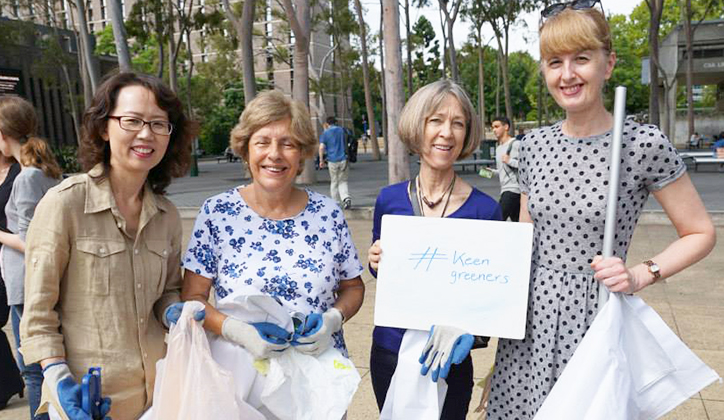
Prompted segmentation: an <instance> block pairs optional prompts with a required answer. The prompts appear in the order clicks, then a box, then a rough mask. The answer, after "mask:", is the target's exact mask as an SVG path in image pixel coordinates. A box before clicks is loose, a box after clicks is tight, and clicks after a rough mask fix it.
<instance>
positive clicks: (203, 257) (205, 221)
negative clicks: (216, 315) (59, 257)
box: [182, 200, 219, 281]
mask: <svg viewBox="0 0 724 420" xmlns="http://www.w3.org/2000/svg"><path fill="white" fill-rule="evenodd" d="M217 231H218V228H217V227H216V226H215V222H214V219H213V216H212V214H211V209H210V205H209V201H208V200H207V201H206V202H205V203H204V205H203V206H201V209H200V210H199V214H198V216H196V221H195V222H194V229H193V231H192V232H191V237H190V238H189V244H188V246H187V247H186V254H185V255H184V258H183V261H182V265H183V267H184V268H185V269H187V270H189V271H192V272H194V273H196V274H198V275H200V276H202V277H206V278H207V279H210V280H212V281H215V280H216V277H217V274H216V273H217V268H218V263H219V256H218V253H217V252H216V249H215V244H216V243H217V242H218V236H217V235H218V232H217Z"/></svg>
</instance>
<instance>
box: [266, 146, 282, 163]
mask: <svg viewBox="0 0 724 420" xmlns="http://www.w3.org/2000/svg"><path fill="white" fill-rule="evenodd" d="M281 154H282V144H281V142H278V141H272V142H271V145H270V147H269V153H268V155H267V156H268V157H269V159H275V160H276V159H279V157H280V156H281Z"/></svg>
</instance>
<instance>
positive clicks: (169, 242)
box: [16, 72, 198, 420]
mask: <svg viewBox="0 0 724 420" xmlns="http://www.w3.org/2000/svg"><path fill="white" fill-rule="evenodd" d="M183 110H184V107H183V105H182V104H181V101H180V100H179V99H178V97H177V96H176V94H175V93H174V92H173V91H171V89H170V88H169V87H168V86H166V85H165V84H164V83H163V81H161V80H160V79H158V78H156V77H154V76H147V75H143V74H137V73H131V72H128V73H120V74H115V75H111V76H109V77H108V78H107V79H106V80H105V81H104V82H103V83H102V84H101V85H100V86H99V87H98V90H97V91H96V93H95V95H94V96H93V100H92V102H91V104H90V106H89V107H88V108H87V109H86V110H85V113H84V115H83V126H82V135H81V143H80V150H79V154H78V157H79V160H80V163H81V164H82V165H83V168H84V170H86V171H87V173H84V174H81V175H76V176H73V177H70V178H68V179H66V180H64V181H63V182H62V183H61V184H60V185H58V186H57V187H55V188H53V189H51V190H50V191H48V193H47V194H46V195H45V197H44V198H43V200H41V202H40V203H39V204H38V208H37V210H36V213H35V219H34V220H33V223H31V225H30V229H29V231H28V239H27V241H28V244H27V260H28V262H29V264H28V265H27V273H26V285H25V286H26V296H25V303H26V313H25V315H24V317H23V321H22V323H21V328H20V329H21V334H22V348H21V350H22V352H23V354H24V356H25V358H26V360H30V361H31V362H34V363H35V362H40V363H41V364H42V366H43V375H44V376H45V384H44V386H43V399H42V404H41V409H42V410H48V411H49V412H50V415H51V419H61V418H62V419H66V418H67V419H70V420H77V419H83V420H88V419H90V418H91V417H90V415H89V413H87V412H85V411H83V410H82V406H81V392H80V389H81V387H80V381H81V378H82V377H83V375H84V374H86V373H87V372H88V369H89V368H90V367H100V368H101V378H102V393H103V397H105V398H104V400H103V403H102V406H101V407H100V408H101V412H102V417H104V418H105V414H108V415H109V416H111V417H112V418H114V419H137V418H139V417H140V416H141V415H142V414H143V412H144V411H145V410H147V409H148V408H149V407H150V406H151V404H152V400H153V389H154V381H155V377H156V362H157V361H158V360H159V359H161V358H162V357H164V355H165V353H166V345H165V343H164V335H165V328H164V327H168V325H169V322H171V321H172V320H169V319H168V318H169V317H168V314H169V313H171V314H173V313H174V311H173V310H172V309H173V308H175V307H177V306H175V305H181V303H180V302H179V301H180V296H179V292H180V290H181V268H180V261H181V247H182V244H181V234H182V231H181V218H180V216H179V212H178V210H177V209H176V207H175V206H174V205H173V204H172V203H171V202H170V201H169V200H168V199H166V198H165V197H164V192H165V190H166V188H167V187H168V185H169V184H170V183H171V180H172V178H175V177H180V176H183V175H184V174H185V173H186V172H187V170H188V168H189V165H190V161H191V141H192V139H193V138H194V137H195V136H196V133H197V132H198V126H197V124H196V123H195V122H193V121H190V120H189V119H188V118H187V117H186V116H185V115H184V111H183ZM21 175H22V173H21ZM16 182H17V181H16ZM176 319H177V318H176ZM111 401H112V402H113V404H112V406H111ZM109 410H110V411H109Z"/></svg>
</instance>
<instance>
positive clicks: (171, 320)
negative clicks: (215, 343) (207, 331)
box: [163, 302, 206, 328]
mask: <svg viewBox="0 0 724 420" xmlns="http://www.w3.org/2000/svg"><path fill="white" fill-rule="evenodd" d="M183 309H184V302H176V303H172V304H171V305H168V307H167V308H166V311H164V313H163V325H165V326H166V328H171V325H172V324H175V323H177V322H178V319H179V318H180V317H181V311H183ZM205 317H206V310H205V309H202V310H200V311H198V312H196V313H195V314H194V319H195V320H196V321H203V320H204V318H205Z"/></svg>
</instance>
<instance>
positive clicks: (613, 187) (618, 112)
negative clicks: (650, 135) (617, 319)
mask: <svg viewBox="0 0 724 420" xmlns="http://www.w3.org/2000/svg"><path fill="white" fill-rule="evenodd" d="M625 119H626V88H625V87H624V86H618V87H616V97H615V99H614V107H613V138H612V139H611V141H612V143H611V159H610V160H609V177H608V203H607V204H606V225H605V227H604V231H603V258H608V257H612V256H613V238H614V236H616V209H617V208H618V186H619V173H620V172H621V142H622V140H623V124H624V120H625ZM607 301H608V288H607V287H606V286H604V285H603V283H599V286H598V310H599V311H600V310H601V309H603V306H604V305H605V304H606V302H607Z"/></svg>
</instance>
